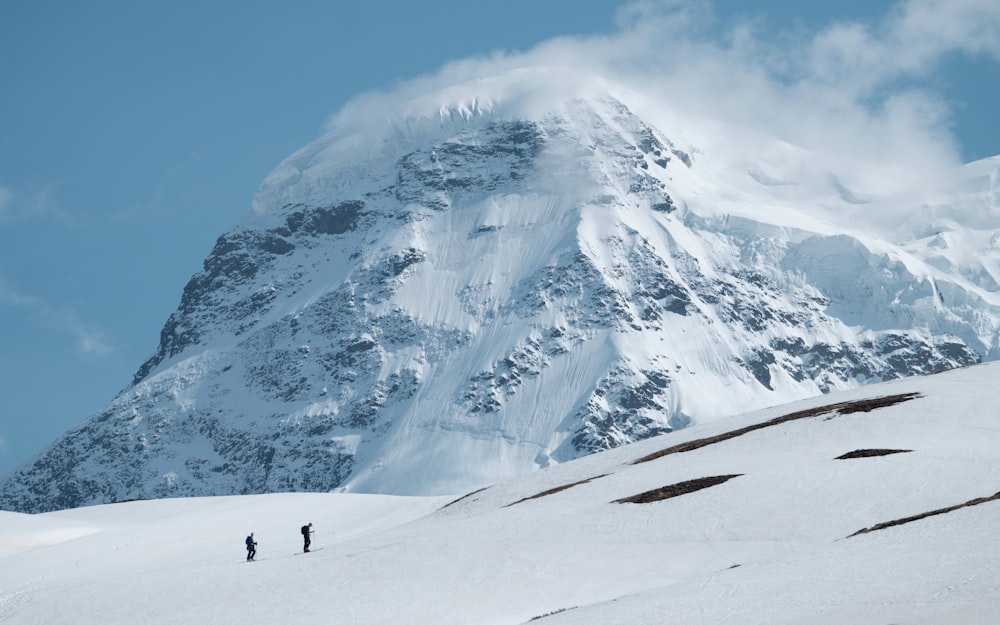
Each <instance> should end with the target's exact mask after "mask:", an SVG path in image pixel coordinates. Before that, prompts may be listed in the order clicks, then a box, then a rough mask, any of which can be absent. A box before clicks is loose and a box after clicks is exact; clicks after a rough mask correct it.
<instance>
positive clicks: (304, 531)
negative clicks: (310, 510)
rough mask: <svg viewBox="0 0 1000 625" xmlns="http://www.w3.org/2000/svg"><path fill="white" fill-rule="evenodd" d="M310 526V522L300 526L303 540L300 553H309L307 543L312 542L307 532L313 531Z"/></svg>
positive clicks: (311, 525)
mask: <svg viewBox="0 0 1000 625" xmlns="http://www.w3.org/2000/svg"><path fill="white" fill-rule="evenodd" d="M312 527H313V524H312V523H310V524H309V525H303V526H302V541H303V545H302V553H309V543H311V542H312V541H311V540H309V534H312V533H313V528H312Z"/></svg>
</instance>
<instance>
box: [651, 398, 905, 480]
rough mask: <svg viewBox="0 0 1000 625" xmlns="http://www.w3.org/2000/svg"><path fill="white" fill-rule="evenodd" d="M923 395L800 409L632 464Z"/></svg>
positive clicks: (880, 406)
mask: <svg viewBox="0 0 1000 625" xmlns="http://www.w3.org/2000/svg"><path fill="white" fill-rule="evenodd" d="M918 397H922V395H920V393H902V394H899V395H887V396H884V397H873V398H870V399H859V400H856V401H846V402H840V403H837V404H830V405H829V406H820V407H818V408H810V409H808V410H799V411H797V412H792V413H789V414H786V415H783V416H780V417H777V418H774V419H771V420H770V421H765V422H763V423H755V424H753V425H748V426H746V427H743V428H739V429H736V430H732V431H730V432H725V433H724V434H719V435H717V436H709V437H706V438H699V439H697V440H693V441H688V442H686V443H681V444H679V445H674V446H673V447H667V448H666V449H661V450H660V451H656V452H653V453H651V454H649V455H646V456H643V457H642V458H639V459H638V460H634V461H633V462H632V464H641V463H643V462H649V461H650V460H656V459H657V458H662V457H663V456H667V455H669V454H676V453H681V452H685V451H693V450H695V449H700V448H702V447H706V446H708V445H712V444H714V443H721V442H722V441H727V440H730V439H732V438H736V437H737V436H743V435H744V434H748V433H750V432H754V431H756V430H762V429H764V428H767V427H771V426H774V425H781V424H782V423H787V422H789V421H795V420H798V419H806V418H808V417H816V416H819V415H824V414H829V413H838V414H851V413H854V412H870V411H872V410H875V409H876V408H884V407H886V406H892V405H894V404H898V403H901V402H904V401H909V400H911V399H916V398H918Z"/></svg>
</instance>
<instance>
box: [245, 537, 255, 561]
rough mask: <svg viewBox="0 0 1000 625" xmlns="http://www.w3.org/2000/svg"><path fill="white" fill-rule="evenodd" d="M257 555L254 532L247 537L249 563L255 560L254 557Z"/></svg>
mask: <svg viewBox="0 0 1000 625" xmlns="http://www.w3.org/2000/svg"><path fill="white" fill-rule="evenodd" d="M256 555H257V541H256V540H254V538H253V532H250V535H249V536H247V562H250V561H251V560H253V559H254V556H256Z"/></svg>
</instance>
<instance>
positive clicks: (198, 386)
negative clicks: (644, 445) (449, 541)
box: [0, 70, 1000, 511]
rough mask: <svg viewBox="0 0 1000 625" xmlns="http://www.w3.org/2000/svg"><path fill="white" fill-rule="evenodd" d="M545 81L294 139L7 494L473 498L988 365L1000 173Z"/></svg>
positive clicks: (84, 499) (609, 89)
mask: <svg viewBox="0 0 1000 625" xmlns="http://www.w3.org/2000/svg"><path fill="white" fill-rule="evenodd" d="M554 76H561V74H557V73H554V72H553V71H552V70H526V71H524V72H514V73H512V74H509V75H504V76H501V77H498V78H495V79H492V80H483V81H475V82H472V83H468V84H464V85H459V86H456V87H453V88H451V89H449V90H446V91H444V92H439V93H435V94H432V95H428V96H424V97H422V98H418V99H415V100H413V101H412V102H410V103H408V104H407V105H406V106H404V107H402V108H401V109H400V110H399V111H394V115H392V116H383V117H379V111H371V112H370V114H368V115H367V116H366V115H360V114H359V115H358V116H357V117H358V119H357V120H356V123H355V124H354V125H344V126H342V127H341V128H338V129H337V130H335V131H332V132H330V133H328V134H327V135H325V136H323V137H322V138H320V139H319V140H318V141H316V142H315V143H313V144H311V145H309V146H307V147H305V148H303V149H302V150H300V151H299V152H297V153H295V154H293V155H292V156H291V157H289V158H288V159H287V160H286V161H285V162H284V163H282V164H281V165H280V166H279V167H278V168H277V169H276V170H275V171H274V172H273V173H272V174H270V175H269V176H268V177H267V179H266V180H265V181H264V182H263V184H262V185H261V188H260V190H259V192H258V194H257V196H256V198H255V200H254V207H253V211H252V212H251V214H250V215H248V216H247V217H246V219H244V220H243V221H242V222H241V223H240V224H238V225H237V226H236V227H235V228H233V229H232V230H231V231H230V232H227V233H226V234H224V235H223V236H221V237H220V238H219V240H218V242H217V243H216V245H215V248H214V249H213V250H212V252H211V253H210V254H209V256H208V258H207V259H206V260H205V263H204V269H203V271H201V272H199V273H197V274H196V275H194V276H193V277H192V278H191V280H190V282H189V283H188V285H187V286H186V287H185V289H184V292H183V294H182V296H181V301H180V305H179V306H178V308H177V310H176V311H175V312H174V313H173V314H172V315H171V316H170V318H169V319H168V320H167V322H166V324H165V326H164V328H163V330H162V332H161V336H160V343H159V346H158V348H157V349H156V352H155V353H154V354H153V355H152V357H151V358H150V359H149V360H148V361H146V362H145V363H144V364H143V365H142V366H141V367H140V368H139V370H138V372H137V373H136V375H135V378H134V380H133V381H132V383H131V385H130V386H129V387H128V388H127V389H125V390H124V391H123V392H122V393H121V394H120V395H119V396H118V397H116V398H115V399H114V400H113V401H112V402H111V404H110V405H109V406H108V407H107V408H106V409H104V410H102V411H100V412H99V413H97V414H95V415H93V416H92V417H90V418H89V419H88V420H87V421H86V422H85V423H84V424H83V425H81V426H80V427H79V428H76V429H74V430H72V431H70V432H68V433H67V434H66V435H64V436H63V437H62V438H60V439H59V440H57V441H56V442H55V443H54V444H53V445H52V446H50V447H49V448H48V449H46V450H44V451H43V452H42V453H41V454H39V455H38V456H37V457H35V458H34V459H33V460H31V461H30V462H29V463H27V464H26V465H24V466H22V467H21V468H19V469H18V470H17V471H15V472H13V473H11V474H8V475H7V476H6V479H5V481H4V482H3V483H2V486H0V502H2V505H3V507H4V508H6V509H12V510H21V511H42V510H51V509H56V508H65V507H74V506H80V505H86V504H94V503H101V502H109V501H118V500H123V499H130V498H145V497H170V496H188V495H222V494H247V493H262V492H275V491H327V490H332V489H344V490H350V491H357V492H381V493H395V494H448V493H459V492H463V491H466V490H469V489H471V488H474V487H478V486H482V485H484V484H488V483H492V482H494V481H497V480H499V479H503V478H507V477H512V476H515V475H519V474H524V473H527V472H530V471H532V470H535V469H537V468H540V467H545V466H547V465H549V464H552V463H559V462H564V461H566V460H569V459H572V458H576V457H579V456H581V455H586V454H589V453H592V452H594V451H597V450H602V449H608V448H612V447H616V446H619V445H622V444H624V443H628V442H631V441H636V440H639V439H643V438H648V437H650V436H653V435H656V434H661V433H665V432H669V431H671V430H673V429H676V428H681V427H684V426H686V425H687V424H689V423H691V422H692V421H705V420H711V419H714V418H718V417H720V416H724V415H729V414H733V413H736V412H744V411H747V410H750V409H754V408H760V407H764V406H769V405H776V404H781V403H785V402H789V401H792V400H795V399H800V398H804V397H810V396H814V395H818V394H821V393H826V392H828V391H831V390H835V389H845V388H850V387H855V386H858V385H862V384H867V383H872V382H878V381H882V380H887V379H892V378H897V377H902V376H909V375H914V374H920V373H928V372H933V371H938V370H942V369H947V368H952V367H956V366H961V365H966V364H970V363H975V362H979V361H981V360H984V359H994V358H996V357H997V354H998V352H997V336H998V327H1000V286H998V283H997V280H998V278H1000V237H998V235H996V234H995V233H996V231H997V230H1000V228H998V226H1000V217H998V215H1000V184H998V178H1000V175H998V172H1000V161H997V160H991V161H982V162H979V163H974V164H972V165H969V166H966V167H965V168H963V169H961V170H960V171H959V172H957V173H953V174H952V173H949V175H948V176H944V177H943V179H945V182H944V183H940V184H937V186H936V187H935V188H934V189H930V190H928V191H926V192H921V194H919V195H918V194H917V193H916V192H915V191H913V192H904V193H901V192H898V190H896V191H895V192H894V193H892V194H887V193H885V192H882V191H877V190H876V191H871V190H869V189H866V188H860V187H857V186H855V182H854V181H855V179H856V180H863V179H864V178H863V177H855V178H851V176H850V175H849V174H848V175H844V174H843V173H841V172H837V171H833V170H831V169H830V168H829V167H828V166H826V165H824V164H823V163H824V159H821V158H818V157H817V156H816V155H814V154H811V153H809V152H808V151H806V150H802V149H799V148H796V147H794V146H790V145H786V144H782V143H781V142H779V141H775V140H767V139H761V138H753V142H750V141H748V140H747V137H753V135H752V134H751V133H746V134H744V135H741V136H740V140H739V141H735V140H734V142H733V143H734V145H735V144H738V145H739V146H740V147H739V148H736V147H733V146H729V147H722V146H725V145H726V143H725V142H724V141H722V140H720V138H718V137H716V139H715V140H714V141H713V142H712V147H709V146H705V147H701V146H699V145H698V144H696V143H694V142H693V141H692V140H690V139H688V138H683V137H681V136H680V135H678V134H672V132H671V129H670V128H668V126H669V125H670V123H671V122H670V120H669V116H668V115H664V114H662V112H660V113H656V114H653V113H648V112H649V111H660V110H661V109H658V108H657V107H656V106H655V103H653V104H651V103H650V102H648V101H643V100H642V99H641V98H638V97H635V96H634V95H633V94H628V93H626V92H624V90H619V89H616V88H614V87H613V86H611V85H608V84H605V83H603V82H601V81H596V80H569V79H567V78H566V77H562V78H560V79H557V78H554ZM553 83H555V85H554V86H553ZM553 92H556V93H558V94H559V95H558V96H551V95H548V94H551V93H553ZM640 113H642V114H641V115H640ZM654 117H655V119H654ZM661 118H666V120H665V121H664V119H661ZM372 120H376V121H372ZM681 130H682V131H683V133H684V137H692V136H696V135H695V133H694V132H693V131H692V129H691V128H682V129H681ZM734 132H735V131H734ZM750 145H753V149H751V148H750V147H749V146H750ZM847 169H850V167H848V168H847ZM854 169H855V170H856V169H857V168H856V167H855V168H854ZM868 173H869V177H868V178H867V179H869V180H870V179H877V176H872V175H871V172H868ZM876 215H877V218H875V217H874V216H876ZM863 224H868V225H866V226H865V225H863Z"/></svg>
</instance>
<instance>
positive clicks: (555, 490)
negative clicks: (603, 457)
mask: <svg viewBox="0 0 1000 625" xmlns="http://www.w3.org/2000/svg"><path fill="white" fill-rule="evenodd" d="M605 475H607V473H603V474H601V475H595V476H594V477H588V478H587V479H585V480H580V481H579V482H573V483H572V484H563V485H562V486H556V487H555V488H550V489H548V490H543V491H542V492H540V493H535V494H534V495H531V496H530V497H525V498H524V499H518V500H517V501H515V502H514V503H509V504H507V505H506V506H504V508H509V507H511V506H514V505H517V504H519V503H521V502H524V501H528V500H529V499H538V498H540V497H545V496H547V495H554V494H556V493H558V492H562V491H564V490H566V489H567V488H573V487H574V486H579V485H580V484H586V483H587V482H592V481H594V480H597V479H600V478H602V477H604V476H605Z"/></svg>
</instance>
